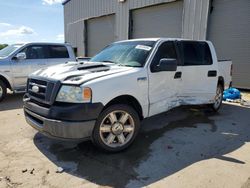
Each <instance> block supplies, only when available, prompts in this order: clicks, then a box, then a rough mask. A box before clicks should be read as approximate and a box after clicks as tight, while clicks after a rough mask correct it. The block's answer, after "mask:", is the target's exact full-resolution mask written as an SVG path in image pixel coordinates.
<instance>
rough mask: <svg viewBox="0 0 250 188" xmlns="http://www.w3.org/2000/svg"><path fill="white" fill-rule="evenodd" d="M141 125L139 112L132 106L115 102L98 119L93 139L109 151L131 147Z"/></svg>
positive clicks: (100, 146) (96, 143)
mask: <svg viewBox="0 0 250 188" xmlns="http://www.w3.org/2000/svg"><path fill="white" fill-rule="evenodd" d="M139 127H140V119H139V116H138V113H137V112H136V111H135V110H134V109H133V108H132V107H130V106H128V105H123V104H115V105H112V106H110V107H108V108H107V109H105V110H104V111H103V112H102V113H101V114H100V116H99V118H98V119H97V122H96V125H95V128H94V131H93V135H92V141H93V142H94V144H95V145H96V146H98V147H99V148H101V149H103V150H105V151H108V152H119V151H121V150H124V149H126V148H127V147H129V146H130V145H131V144H132V142H133V141H134V139H135V137H136V135H137V133H138V130H139Z"/></svg>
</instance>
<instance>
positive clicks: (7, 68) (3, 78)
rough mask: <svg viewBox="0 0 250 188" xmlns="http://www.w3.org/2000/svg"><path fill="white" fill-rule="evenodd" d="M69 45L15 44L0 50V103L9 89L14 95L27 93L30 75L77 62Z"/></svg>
mask: <svg viewBox="0 0 250 188" xmlns="http://www.w3.org/2000/svg"><path fill="white" fill-rule="evenodd" d="M75 60H76V58H75V55H74V52H73V50H72V47H71V46H70V45H69V44H61V43H25V44H13V45H10V46H7V47H5V48H4V49H2V50H0V101H2V100H3V99H4V98H5V96H6V93H7V88H8V89H10V90H12V91H13V92H14V93H20V92H25V89H26V83H27V78H28V75H29V74H30V73H32V72H35V71H36V70H38V69H41V68H45V67H48V66H51V65H56V64H61V63H65V62H67V61H75Z"/></svg>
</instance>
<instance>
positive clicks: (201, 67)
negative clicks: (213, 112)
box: [178, 41, 218, 104]
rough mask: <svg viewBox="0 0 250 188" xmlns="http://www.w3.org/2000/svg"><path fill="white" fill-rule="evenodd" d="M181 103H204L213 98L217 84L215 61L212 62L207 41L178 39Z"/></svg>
mask: <svg viewBox="0 0 250 188" xmlns="http://www.w3.org/2000/svg"><path fill="white" fill-rule="evenodd" d="M178 47H179V51H180V53H181V57H182V62H183V69H182V91H181V95H180V99H181V101H182V103H183V104H204V103H209V102H211V100H213V98H214V96H215V92H216V86H217V80H218V78H217V74H218V72H217V70H218V67H217V63H216V62H215V63H213V58H212V54H211V52H210V48H209V45H208V43H207V42H195V41H180V42H178Z"/></svg>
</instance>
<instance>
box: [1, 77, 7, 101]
mask: <svg viewBox="0 0 250 188" xmlns="http://www.w3.org/2000/svg"><path fill="white" fill-rule="evenodd" d="M6 93H7V87H6V85H5V83H4V82H3V81H2V80H0V102H1V101H2V100H3V99H4V98H5V97H6Z"/></svg>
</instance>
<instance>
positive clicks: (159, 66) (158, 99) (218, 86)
mask: <svg viewBox="0 0 250 188" xmlns="http://www.w3.org/2000/svg"><path fill="white" fill-rule="evenodd" d="M231 64H232V62H231V61H225V62H218V60H217V57H216V53H215V49H214V47H213V45H212V43H211V42H209V41H193V40H183V39H171V38H156V39H136V40H126V41H120V42H115V43H113V44H111V45H109V46H107V47H106V48H105V49H103V50H102V51H101V52H100V53H98V54H97V55H96V56H94V57H93V58H91V59H90V60H89V61H88V62H68V63H65V64H62V65H58V66H52V67H49V68H45V69H41V70H39V71H36V72H35V73H33V74H31V75H30V76H29V79H28V84H27V93H26V94H25V96H24V112H25V117H26V121H27V122H28V124H30V125H31V126H32V127H34V128H35V129H37V130H38V131H40V132H41V133H43V134H45V135H47V136H49V137H53V138H59V139H66V140H75V139H77V140H78V139H80V140H82V139H91V140H92V141H93V142H94V143H95V144H96V145H97V146H98V147H100V148H102V149H104V150H106V151H110V152H117V151H121V150H123V149H125V148H127V147H128V146H129V145H130V144H131V143H132V142H133V140H134V139H135V137H136V135H137V133H138V130H139V128H140V122H141V120H142V119H144V118H148V117H150V116H154V115H156V114H159V113H162V112H165V111H167V110H170V109H172V108H175V107H177V106H180V105H201V104H208V106H210V107H211V108H212V109H213V110H215V111H217V110H219V108H220V106H221V103H222V95H223V90H224V89H225V88H227V87H229V85H230V84H231V75H230V71H231Z"/></svg>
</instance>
